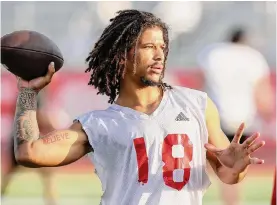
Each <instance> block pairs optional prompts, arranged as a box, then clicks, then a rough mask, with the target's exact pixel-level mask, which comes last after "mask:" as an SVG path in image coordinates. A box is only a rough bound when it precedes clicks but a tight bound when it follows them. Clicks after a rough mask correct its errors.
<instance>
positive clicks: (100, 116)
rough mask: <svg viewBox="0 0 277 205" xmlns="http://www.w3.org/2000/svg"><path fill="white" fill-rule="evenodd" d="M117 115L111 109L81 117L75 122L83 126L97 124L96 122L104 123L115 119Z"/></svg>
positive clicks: (87, 113)
mask: <svg viewBox="0 0 277 205" xmlns="http://www.w3.org/2000/svg"><path fill="white" fill-rule="evenodd" d="M115 114H116V113H115V112H114V111H113V110H112V109H111V108H107V109H105V110H93V111H90V112H86V113H83V114H81V115H79V116H78V117H76V119H75V120H74V121H79V122H80V123H81V124H92V123H93V124H95V122H101V121H102V122H104V121H106V120H109V119H112V118H115Z"/></svg>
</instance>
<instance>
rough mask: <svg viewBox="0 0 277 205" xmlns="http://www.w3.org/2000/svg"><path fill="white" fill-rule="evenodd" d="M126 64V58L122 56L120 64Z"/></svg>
mask: <svg viewBox="0 0 277 205" xmlns="http://www.w3.org/2000/svg"><path fill="white" fill-rule="evenodd" d="M124 64H125V58H124V57H121V58H120V60H119V65H124Z"/></svg>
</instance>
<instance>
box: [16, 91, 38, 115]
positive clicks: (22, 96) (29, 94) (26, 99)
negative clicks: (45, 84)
mask: <svg viewBox="0 0 277 205" xmlns="http://www.w3.org/2000/svg"><path fill="white" fill-rule="evenodd" d="M17 106H20V108H21V109H23V110H36V109H37V92H36V91H34V90H32V89H29V88H24V89H22V90H21V91H20V92H19V95H18V99H17Z"/></svg>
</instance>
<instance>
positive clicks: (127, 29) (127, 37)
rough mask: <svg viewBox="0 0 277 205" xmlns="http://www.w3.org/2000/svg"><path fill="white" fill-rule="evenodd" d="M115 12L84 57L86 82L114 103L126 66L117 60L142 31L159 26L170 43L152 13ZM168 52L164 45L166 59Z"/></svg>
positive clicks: (124, 53)
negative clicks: (87, 75)
mask: <svg viewBox="0 0 277 205" xmlns="http://www.w3.org/2000/svg"><path fill="white" fill-rule="evenodd" d="M117 14H118V15H117V16H116V17H115V18H112V19H110V22H111V23H110V25H109V26H108V27H106V28H105V29H104V31H103V33H102V35H101V37H100V39H99V40H98V42H96V44H95V46H94V49H93V50H92V51H91V52H90V53H89V56H88V57H87V59H86V62H87V63H88V65H89V66H88V68H87V69H86V71H85V72H90V71H92V74H91V78H90V81H89V83H88V84H89V85H93V86H94V87H95V88H96V89H98V93H97V94H102V95H104V94H105V95H107V96H109V97H110V99H109V103H113V102H114V100H115V98H116V96H117V95H118V94H119V89H120V79H121V77H122V76H123V75H124V73H125V68H126V66H125V65H121V64H120V63H119V62H120V61H121V60H122V59H127V53H128V51H129V50H130V49H131V48H132V47H133V46H137V42H138V39H139V37H140V35H141V33H142V32H143V30H144V29H145V28H149V27H154V26H158V27H160V28H161V29H162V31H163V36H164V41H165V43H166V45H168V42H169V39H168V28H167V26H166V25H165V23H163V22H162V21H161V19H159V18H157V17H155V16H154V15H153V14H152V13H149V12H141V11H138V10H123V11H119V12H117ZM168 51H169V50H168V46H167V47H166V50H165V62H166V59H167V55H168ZM134 55H135V54H134ZM125 62H126V61H125ZM162 77H163V76H162ZM161 86H162V87H163V88H166V87H168V88H171V87H170V86H169V85H167V84H166V83H163V82H162V83H161Z"/></svg>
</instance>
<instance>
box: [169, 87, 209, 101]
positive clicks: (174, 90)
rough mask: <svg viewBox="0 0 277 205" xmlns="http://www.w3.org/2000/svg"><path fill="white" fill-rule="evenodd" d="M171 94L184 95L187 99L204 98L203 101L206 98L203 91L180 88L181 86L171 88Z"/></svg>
mask: <svg viewBox="0 0 277 205" xmlns="http://www.w3.org/2000/svg"><path fill="white" fill-rule="evenodd" d="M171 92H172V93H176V94H182V95H186V96H188V97H194V98H205V99H206V98H207V93H205V92H203V91H200V90H196V89H192V88H187V87H182V86H172V89H171Z"/></svg>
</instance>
